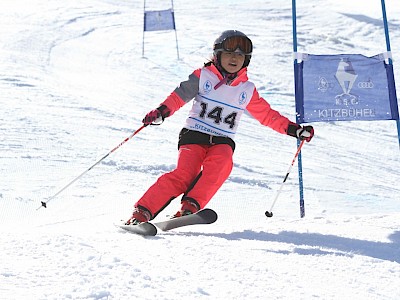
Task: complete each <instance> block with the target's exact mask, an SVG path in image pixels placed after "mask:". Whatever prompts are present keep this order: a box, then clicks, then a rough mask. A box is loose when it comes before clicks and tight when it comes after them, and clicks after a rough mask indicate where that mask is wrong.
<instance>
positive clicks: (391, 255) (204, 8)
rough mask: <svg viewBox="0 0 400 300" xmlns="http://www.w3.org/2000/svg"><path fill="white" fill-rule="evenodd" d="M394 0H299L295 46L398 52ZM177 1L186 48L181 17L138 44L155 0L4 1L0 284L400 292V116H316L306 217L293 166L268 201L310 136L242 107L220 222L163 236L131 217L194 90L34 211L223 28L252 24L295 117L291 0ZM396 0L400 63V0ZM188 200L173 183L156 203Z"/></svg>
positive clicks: (0, 6)
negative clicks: (281, 129)
mask: <svg viewBox="0 0 400 300" xmlns="http://www.w3.org/2000/svg"><path fill="white" fill-rule="evenodd" d="M146 3H147V4H146V5H147V8H148V9H151V8H157V9H159V8H169V5H170V2H169V1H165V6H163V7H161V6H162V5H161V4H160V3H162V2H160V1H154V0H153V1H149V0H148V1H146ZM380 4H381V3H380V1H378V0H374V1H372V0H368V1H366V0H364V1H361V0H354V1H348V0H335V1H333V0H320V1H311V0H303V1H298V3H297V13H298V22H297V26H298V41H299V45H298V50H299V51H300V52H307V53H313V54H338V53H361V54H364V55H368V56H372V55H374V54H377V53H381V52H384V51H386V46H385V38H384V35H383V26H382V14H381V6H380ZM174 8H175V14H176V15H175V17H176V26H177V34H178V43H179V55H180V60H179V61H177V53H176V49H175V34H174V32H173V31H170V32H146V34H145V58H142V37H143V32H142V28H143V2H142V1H127V0H86V1H78V0H69V1H55V0H51V1H45V0H29V1H28V0H2V1H1V2H0V24H1V26H0V45H1V46H0V67H1V68H0V90H1V96H0V110H1V116H2V117H1V120H0V151H1V152H0V153H1V155H0V172H1V190H0V219H1V221H0V224H1V226H0V252H1V257H0V299H7V300H8V299H400V288H399V286H400V186H399V179H400V159H399V143H398V137H397V129H396V122H394V121H376V122H368V123H367V122H337V123H315V124H313V125H314V127H315V131H316V135H315V138H314V139H313V141H312V142H311V143H308V144H306V145H305V146H304V147H303V151H302V152H303V171H304V184H305V191H304V192H305V203H306V217H305V218H300V217H299V204H298V202H299V200H298V199H299V195H298V180H297V166H296V167H294V168H293V170H292V172H291V174H290V178H289V180H288V181H287V182H286V184H285V186H284V188H283V191H282V193H281V195H280V197H279V199H278V201H277V203H276V205H275V207H274V210H273V211H274V217H272V218H266V217H265V215H264V212H265V211H266V210H269V208H270V206H271V203H272V200H273V199H274V197H275V195H276V192H277V191H278V189H279V187H280V185H281V183H282V180H283V177H284V175H285V174H286V171H287V169H288V167H289V164H290V162H291V160H292V157H293V155H294V153H295V150H296V143H295V141H294V139H292V138H290V137H287V136H284V135H280V134H278V133H276V132H274V131H272V130H271V129H269V128H267V127H263V126H261V125H259V123H258V122H257V121H255V120H254V119H251V118H250V117H248V116H245V117H244V118H243V120H242V123H241V125H240V128H239V130H238V131H239V133H238V134H237V139H236V142H237V150H236V152H235V155H234V160H235V166H234V170H233V171H232V174H231V176H230V178H229V179H228V180H227V182H226V183H225V184H224V185H223V187H222V188H221V190H220V191H219V192H218V193H217V194H216V196H215V197H214V199H213V200H212V201H211V202H210V203H209V207H210V208H213V209H215V210H216V211H217V212H218V214H219V220H218V221H217V222H216V223H215V224H213V225H198V226H193V227H190V228H183V229H180V230H175V231H173V232H169V233H160V234H159V235H158V236H156V237H154V238H143V237H139V236H135V235H133V234H129V233H126V232H123V231H121V230H119V229H117V228H116V227H115V226H114V223H115V222H117V221H119V220H120V219H126V218H129V216H130V214H131V210H132V206H133V204H134V203H135V202H136V200H137V199H138V198H139V197H140V196H141V195H142V194H143V193H144V192H145V190H146V189H147V188H148V187H149V186H150V185H151V184H152V183H153V182H154V181H155V180H156V178H157V177H158V176H160V175H161V174H163V173H164V172H166V171H169V170H171V169H173V168H174V166H175V163H176V157H177V149H176V145H177V137H178V133H179V130H180V128H181V127H182V124H183V122H184V119H185V117H186V114H187V112H188V109H189V105H188V106H187V107H183V108H182V109H181V110H180V111H179V112H177V113H176V114H175V115H174V116H173V117H172V118H170V119H168V120H166V121H165V123H164V124H163V125H162V126H154V127H151V128H150V127H148V128H145V129H144V130H142V131H141V132H140V133H139V134H138V135H136V136H135V137H134V138H133V139H132V140H130V141H129V142H128V143H126V144H124V145H123V146H122V147H121V148H119V149H118V150H117V151H115V152H114V153H112V154H111V155H110V156H109V157H107V158H106V159H105V160H104V161H103V162H102V163H100V164H99V165H97V166H96V167H95V168H93V169H91V170H90V172H88V173H87V174H85V175H84V176H83V177H82V178H80V179H79V180H78V181H77V182H75V183H74V184H73V185H71V186H70V187H69V188H67V189H66V190H65V191H63V192H62V193H61V194H60V195H58V196H57V197H55V198H54V199H52V200H51V201H49V202H48V208H47V209H44V208H41V209H39V210H37V208H38V207H40V202H41V201H46V200H47V199H49V198H50V197H51V196H52V195H54V194H56V193H57V192H58V191H59V190H60V189H61V188H63V187H64V186H65V185H66V184H68V183H69V182H70V181H71V180H73V179H74V178H75V177H77V176H78V175H79V174H81V173H82V172H84V171H85V170H87V169H88V168H89V167H90V166H91V165H92V164H94V163H95V162H96V161H97V160H99V159H100V158H102V157H103V155H105V154H107V153H108V152H109V151H110V150H111V149H113V148H114V147H115V146H117V145H118V144H119V143H120V142H121V141H123V140H124V139H125V138H126V137H128V136H129V135H130V134H131V133H132V132H133V131H134V130H136V129H137V128H139V127H140V126H141V119H142V118H143V116H144V114H145V113H146V112H147V111H149V110H150V109H153V108H154V107H156V106H157V105H158V104H159V103H160V102H161V101H162V100H164V98H165V97H166V96H167V95H168V94H169V93H170V92H171V91H172V90H173V89H174V88H175V87H176V85H177V84H179V82H180V81H182V80H184V79H186V78H187V76H188V75H189V74H190V73H191V72H192V71H193V70H194V69H195V68H198V67H200V66H201V65H202V63H203V62H204V61H206V60H207V59H208V57H209V56H210V52H211V50H210V49H211V45H212V42H213V41H214V39H215V38H216V36H218V34H219V33H220V32H221V31H223V30H226V29H238V30H242V31H244V32H245V33H247V34H248V35H249V36H250V38H251V39H252V40H253V43H254V45H255V49H254V54H253V58H252V62H251V64H250V68H249V76H250V79H251V80H252V81H253V82H255V84H256V85H257V87H258V89H259V91H260V93H261V94H262V95H263V96H264V97H265V98H266V99H267V100H268V101H269V102H270V104H271V105H272V106H273V107H274V108H276V109H277V110H279V111H281V112H282V113H283V114H285V115H286V116H288V117H290V118H291V119H292V120H294V111H295V109H294V88H293V86H294V83H293V61H292V22H291V3H290V1H259V0H248V1H231V0H229V1H228V0H221V1H215V0H202V1H184V0H175V1H174ZM386 8H387V12H388V21H389V29H390V36H391V43H392V52H393V57H394V70H395V77H396V79H398V80H399V78H400V64H399V61H400V48H399V45H400V19H399V16H400V5H399V3H398V1H396V0H388V1H386ZM398 93H399V92H398ZM178 208H179V201H178V200H176V201H174V202H173V203H172V204H171V205H170V206H169V207H168V208H167V209H166V210H165V211H164V212H163V213H161V215H160V216H159V217H157V219H162V218H165V217H166V216H167V215H168V214H171V213H174V212H175V211H176V210H177V209H178Z"/></svg>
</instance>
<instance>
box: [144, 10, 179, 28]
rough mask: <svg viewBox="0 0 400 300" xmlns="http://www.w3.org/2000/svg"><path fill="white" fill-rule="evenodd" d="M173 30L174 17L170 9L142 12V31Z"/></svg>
mask: <svg viewBox="0 0 400 300" xmlns="http://www.w3.org/2000/svg"><path fill="white" fill-rule="evenodd" d="M157 30H175V17H174V11H173V10H172V9H166V10H155V11H145V12H144V31H157Z"/></svg>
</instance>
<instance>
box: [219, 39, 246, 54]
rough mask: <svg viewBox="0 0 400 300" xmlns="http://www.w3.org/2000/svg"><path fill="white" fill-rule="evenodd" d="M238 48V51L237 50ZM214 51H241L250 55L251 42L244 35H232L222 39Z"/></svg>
mask: <svg viewBox="0 0 400 300" xmlns="http://www.w3.org/2000/svg"><path fill="white" fill-rule="evenodd" d="M238 49H239V51H237V50H238ZM214 50H216V51H227V52H241V53H242V54H244V55H251V53H252V52H253V44H252V43H251V41H250V39H249V38H247V37H245V36H232V37H228V38H226V39H225V40H223V41H222V43H220V44H219V45H217V46H216V47H215V49H214Z"/></svg>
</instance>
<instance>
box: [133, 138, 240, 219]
mask: <svg viewBox="0 0 400 300" xmlns="http://www.w3.org/2000/svg"><path fill="white" fill-rule="evenodd" d="M232 155H233V150H232V148H231V147H230V146H229V145H225V144H218V145H197V144H190V145H183V146H181V147H180V149H179V156H178V163H177V166H176V169H175V170H173V171H171V172H169V173H166V174H164V175H162V176H160V177H159V178H158V180H157V181H156V182H155V183H154V184H153V185H152V186H151V187H150V188H149V189H148V190H147V192H146V193H145V194H144V195H143V196H142V198H140V199H139V201H138V202H137V203H136V204H135V206H143V207H145V208H147V209H148V210H149V211H150V212H151V213H152V215H153V216H154V215H155V214H157V213H158V212H159V211H160V210H161V209H162V208H163V207H164V206H165V205H166V204H167V203H168V202H169V201H170V200H171V198H174V197H178V196H179V195H181V194H183V193H185V192H186V191H187V189H188V187H189V186H190V184H191V183H192V182H193V180H194V179H195V178H196V177H197V175H198V174H199V173H200V171H202V176H201V177H200V179H199V180H198V181H197V183H196V184H195V185H194V187H193V188H192V189H191V190H190V191H189V192H188V194H187V195H186V196H187V197H190V198H193V199H195V200H196V201H197V202H198V204H199V205H200V208H204V207H205V206H206V205H207V203H208V202H209V201H210V200H211V198H212V197H213V196H214V195H215V193H216V192H217V191H218V189H219V188H220V187H221V186H222V184H223V183H224V182H225V180H226V179H227V178H228V176H229V174H230V173H231V171H232V167H233V161H232Z"/></svg>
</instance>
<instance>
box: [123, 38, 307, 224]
mask: <svg viewBox="0 0 400 300" xmlns="http://www.w3.org/2000/svg"><path fill="white" fill-rule="evenodd" d="M213 50H214V53H213V59H212V60H211V61H210V62H208V63H206V64H205V65H204V67H202V68H199V69H197V70H195V71H194V72H193V73H192V74H191V75H189V78H188V80H186V81H183V82H181V83H180V86H179V87H177V88H176V89H175V90H174V91H173V92H172V93H171V94H170V95H169V96H168V97H167V98H166V100H165V101H164V102H162V103H161V104H160V106H159V107H158V108H157V109H155V110H152V111H150V112H149V113H147V114H146V116H145V117H144V119H143V123H144V125H151V124H154V123H157V122H159V121H161V120H162V121H163V120H164V118H166V117H170V116H171V115H172V114H173V113H174V112H175V111H177V110H178V109H179V108H181V107H182V106H183V105H184V104H186V103H188V102H189V101H191V100H192V99H194V101H193V105H192V108H191V110H190V112H189V116H188V117H187V119H186V123H185V125H184V126H183V129H182V130H181V132H180V134H179V142H178V149H179V155H178V162H177V165H176V168H175V170H173V171H171V172H169V173H166V174H164V175H162V176H160V177H159V178H158V180H157V181H156V182H155V183H154V184H153V185H152V186H151V187H150V188H149V189H148V190H147V191H146V192H145V194H144V195H143V196H142V197H141V198H140V199H139V201H137V202H136V204H135V205H134V210H133V214H132V217H131V219H130V220H129V221H127V224H139V223H141V222H147V221H149V220H151V219H153V218H154V217H155V216H156V215H157V214H158V213H159V212H160V211H161V210H163V209H164V208H165V207H166V206H167V205H168V204H169V203H170V202H171V201H172V200H173V199H174V198H176V197H178V196H179V195H181V194H184V195H183V198H182V201H181V210H179V211H178V212H177V213H176V214H175V215H174V217H180V216H183V215H188V214H192V213H195V212H197V211H198V210H200V209H202V208H204V207H205V206H206V205H207V203H208V202H209V201H210V200H211V198H212V197H213V196H214V194H215V193H216V192H217V191H218V189H219V188H220V187H221V186H222V184H223V183H224V182H225V180H226V179H227V178H228V176H229V174H230V172H231V170H232V167H233V161H232V156H233V151H234V150H235V142H234V140H233V139H234V136H235V133H236V129H237V127H238V124H239V121H240V118H241V116H242V114H243V112H244V111H245V110H247V111H248V112H249V113H250V114H251V115H252V116H253V117H254V118H255V119H257V120H258V121H259V122H260V123H261V124H262V125H265V126H268V127H271V128H272V129H273V130H275V131H277V132H279V133H282V134H287V135H290V136H293V137H296V138H298V139H300V140H306V141H307V142H309V141H310V140H311V138H312V137H313V135H314V129H313V127H312V126H304V127H302V126H300V125H298V124H295V123H293V122H291V121H289V119H287V118H286V117H284V116H282V115H281V114H280V113H279V112H277V111H275V110H273V109H272V108H271V107H270V105H269V104H268V102H267V101H265V100H264V99H263V98H261V97H260V96H259V94H258V92H257V89H256V88H255V86H254V84H253V83H252V82H250V81H248V78H247V66H248V65H249V63H250V59H251V55H252V51H253V45H252V42H251V40H250V39H249V38H248V37H247V36H246V35H245V34H244V33H242V32H240V31H237V30H227V31H224V32H223V33H222V34H221V35H220V36H219V37H218V38H217V39H216V40H215V42H214V47H213Z"/></svg>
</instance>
